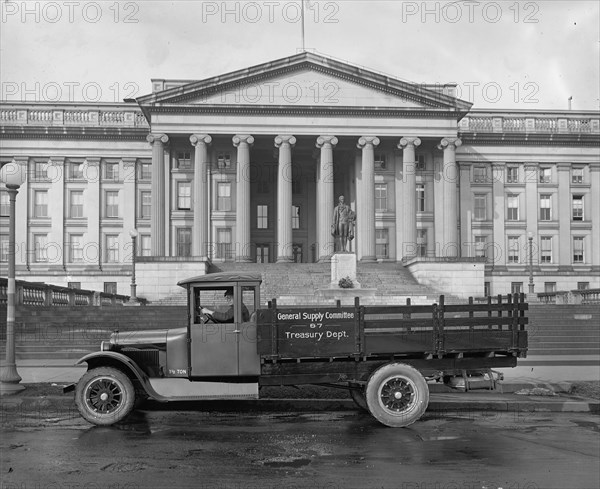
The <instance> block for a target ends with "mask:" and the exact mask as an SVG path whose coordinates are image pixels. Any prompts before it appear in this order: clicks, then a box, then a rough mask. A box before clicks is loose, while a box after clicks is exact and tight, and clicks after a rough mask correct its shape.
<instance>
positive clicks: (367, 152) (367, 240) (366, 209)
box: [357, 136, 379, 262]
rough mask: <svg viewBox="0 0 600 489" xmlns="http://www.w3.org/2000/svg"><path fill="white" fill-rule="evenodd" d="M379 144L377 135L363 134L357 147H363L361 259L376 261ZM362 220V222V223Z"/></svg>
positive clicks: (360, 228) (359, 235)
mask: <svg viewBox="0 0 600 489" xmlns="http://www.w3.org/2000/svg"><path fill="white" fill-rule="evenodd" d="M378 144H379V138H378V137H376V136H363V137H361V138H360V139H359V140H358V143H357V147H358V148H360V149H362V161H361V163H362V189H361V193H360V198H359V200H358V202H357V209H361V210H362V212H361V216H360V218H359V219H357V225H360V227H359V230H358V231H357V234H358V240H359V243H360V252H361V261H365V262H368V261H375V260H376V255H375V146H377V145H378ZM361 221H362V223H361Z"/></svg>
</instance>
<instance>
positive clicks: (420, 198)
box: [416, 183, 425, 212]
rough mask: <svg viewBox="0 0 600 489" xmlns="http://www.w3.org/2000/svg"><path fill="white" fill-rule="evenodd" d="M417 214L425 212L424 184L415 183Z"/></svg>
mask: <svg viewBox="0 0 600 489" xmlns="http://www.w3.org/2000/svg"><path fill="white" fill-rule="evenodd" d="M416 190H417V212H425V184H424V183H417V188H416Z"/></svg>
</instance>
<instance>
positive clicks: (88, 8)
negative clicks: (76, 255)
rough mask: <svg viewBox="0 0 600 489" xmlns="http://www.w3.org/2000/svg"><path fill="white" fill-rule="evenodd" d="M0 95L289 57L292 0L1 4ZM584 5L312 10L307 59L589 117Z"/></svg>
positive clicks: (100, 93) (140, 84)
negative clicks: (314, 56) (311, 54)
mask: <svg viewBox="0 0 600 489" xmlns="http://www.w3.org/2000/svg"><path fill="white" fill-rule="evenodd" d="M0 2H1V8H2V12H1V13H2V19H1V25H0V41H1V45H0V49H1V53H0V70H1V71H0V76H1V81H2V94H1V97H2V98H3V99H7V100H22V99H27V100H40V101H54V100H56V99H57V98H58V97H61V98H62V100H74V101H97V100H98V99H99V100H101V101H104V102H113V101H120V100H122V99H123V98H125V97H137V96H141V95H144V94H147V93H149V92H151V83H150V80H151V79H152V78H167V79H169V78H175V79H191V80H200V79H203V78H206V77H210V76H215V75H219V74H222V73H226V72H229V71H233V70H237V69H242V68H245V67H248V66H253V65H256V64H260V63H263V62H267V61H269V60H273V59H278V58H282V57H286V56H290V55H292V54H295V53H296V52H298V50H299V49H300V48H301V45H302V44H301V22H300V21H299V20H300V15H299V7H298V6H299V1H290V2H287V1H276V0H273V1H256V2H226V3H223V2H221V1H218V2H211V1H208V2H201V1H191V0H186V1H175V2H169V1H159V0H156V1H155V0H143V1H135V2H129V1H121V2H115V1H114V0H109V1H98V2H93V1H85V0H72V1H67V0H65V1H55V2H30V1H27V2H24V1H15V0H0ZM599 25H600V13H599V2H597V1H592V0H590V1H557V0H552V1H535V2H528V1H519V2H517V1H514V0H509V1H504V0H501V1H498V2H492V1H490V2H488V1H459V2H446V1H442V2H434V1H428V2H422V1H415V2H411V1H401V0H390V1H366V0H342V1H326V0H323V1H318V2H311V5H310V7H308V8H307V10H306V15H305V32H306V48H307V49H311V50H312V49H314V50H316V52H317V53H319V54H324V55H329V56H332V57H335V58H338V59H341V60H345V61H347V62H349V63H351V64H356V65H360V66H363V67H367V68H370V69H373V70H376V71H381V72H384V73H386V74H388V75H390V76H394V77H397V78H400V79H403V80H408V81H413V82H416V83H446V82H456V83H458V89H459V92H460V93H459V94H460V96H461V98H462V99H464V100H468V101H470V102H473V103H474V107H475V108H496V109H514V108H522V109H548V110H551V109H566V108H567V105H568V102H567V99H568V97H569V96H572V97H573V102H572V104H573V105H572V107H573V110H590V109H595V110H597V109H599V108H600V94H599V91H600V89H599V85H600V74H599V72H600V32H599V30H600V28H599Z"/></svg>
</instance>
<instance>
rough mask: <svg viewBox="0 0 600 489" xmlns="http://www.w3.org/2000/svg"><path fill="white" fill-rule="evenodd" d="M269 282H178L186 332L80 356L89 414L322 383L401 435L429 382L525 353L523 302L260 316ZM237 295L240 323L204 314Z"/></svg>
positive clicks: (133, 339)
mask: <svg viewBox="0 0 600 489" xmlns="http://www.w3.org/2000/svg"><path fill="white" fill-rule="evenodd" d="M260 284H261V276H260V274H252V273H235V272H223V273H214V274H208V275H204V276H200V277H195V278H190V279H188V280H183V281H181V282H179V284H178V285H180V286H182V287H184V288H186V290H187V298H188V299H187V303H188V305H187V307H188V318H189V320H188V324H187V327H182V328H175V329H163V330H148V331H124V332H114V333H113V334H112V335H111V337H110V341H107V342H102V345H101V350H100V351H98V352H95V353H92V354H89V355H87V356H85V357H83V358H82V359H81V360H79V363H83V362H87V365H88V370H87V372H86V373H85V374H84V375H83V377H82V378H81V379H80V380H79V382H78V384H77V386H76V388H75V391H76V394H75V400H76V404H77V407H78V409H79V412H80V413H81V415H82V416H83V417H84V418H85V419H86V420H88V421H89V422H91V423H93V424H97V425H109V424H113V423H116V422H118V421H121V420H122V419H124V418H125V417H126V416H127V415H128V414H129V413H130V412H131V411H132V409H133V408H134V406H136V405H137V402H138V401H140V400H144V399H146V398H148V397H150V398H152V399H155V400H158V401H177V400H209V399H257V398H258V397H259V390H260V388H261V387H262V386H282V385H301V384H320V385H329V386H337V387H344V388H347V389H350V393H351V396H352V398H353V399H354V400H355V402H356V403H357V404H358V405H359V406H360V407H362V408H364V409H367V410H368V411H370V412H371V414H372V415H373V416H374V417H375V418H376V419H377V420H379V421H380V422H381V423H383V424H385V425H387V426H392V427H401V426H406V425H409V424H411V423H413V422H415V421H416V420H417V419H419V418H420V417H421V415H422V414H423V413H424V412H425V410H426V408H427V404H428V402H429V388H428V385H427V380H426V379H428V380H433V379H436V380H445V381H447V380H448V379H451V378H453V376H457V375H463V376H466V375H468V374H471V373H473V372H482V371H486V370H487V371H489V369H491V368H501V367H514V366H515V365H516V363H517V358H518V357H524V356H525V355H526V352H527V332H526V331H525V325H526V324H527V318H526V317H525V311H526V310H527V304H526V303H525V302H524V301H523V296H522V295H521V296H520V297H519V296H517V295H515V296H514V297H511V296H508V297H507V298H505V300H504V301H503V300H502V297H498V299H497V301H496V302H495V303H493V302H492V299H491V298H488V301H487V303H486V304H474V303H473V301H472V300H469V303H468V304H464V305H444V300H443V296H441V297H440V301H439V303H438V304H433V305H430V306H423V305H410V304H408V305H406V306H389V307H388V306H385V307H381V306H373V307H371V306H367V307H366V306H363V305H360V303H359V301H358V299H356V300H355V305H354V306H353V307H319V308H308V307H286V308H279V307H278V306H277V304H276V301H275V300H273V301H271V302H270V303H269V307H268V308H263V309H261V308H260V295H259V289H260ZM227 289H233V293H234V297H233V305H234V309H235V314H234V318H233V322H230V323H216V322H214V321H213V320H212V319H213V318H211V317H210V316H206V315H204V314H201V312H200V311H201V309H202V307H203V306H208V307H214V305H215V304H217V306H218V305H219V304H223V303H224V299H223V294H224V291H226V290H227ZM407 302H409V301H407ZM242 304H243V305H242ZM244 308H247V310H244ZM243 310H244V312H245V314H243V313H242V311H243ZM205 312H206V310H205ZM244 315H245V316H246V318H247V319H248V315H249V316H250V317H249V320H248V321H245V322H244V321H242V318H243V316H244Z"/></svg>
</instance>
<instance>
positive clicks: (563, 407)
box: [1, 360, 600, 414]
mask: <svg viewBox="0 0 600 489" xmlns="http://www.w3.org/2000/svg"><path fill="white" fill-rule="evenodd" d="M86 368H87V366H86V365H85V364H84V365H81V366H79V365H77V366H75V365H72V364H69V362H66V361H64V360H46V361H44V364H43V365H42V364H40V361H27V360H21V361H19V362H18V365H17V370H18V372H19V375H20V376H21V378H22V381H21V384H23V385H24V387H25V390H24V391H22V392H20V393H18V394H15V395H14V396H5V397H2V398H1V400H2V410H5V409H6V408H7V407H9V408H11V409H12V408H15V407H17V406H19V408H20V409H24V410H27V409H28V406H31V407H32V408H35V407H36V406H37V405H38V404H39V402H40V401H41V400H43V401H46V402H51V403H52V404H53V405H56V406H57V407H58V406H62V407H63V408H65V409H67V408H68V407H69V406H70V405H72V404H73V394H72V393H70V394H64V395H63V396H55V395H53V396H38V395H36V394H35V391H36V389H35V388H33V386H31V387H32V389H31V390H29V395H28V389H27V384H43V383H47V384H59V385H65V384H72V383H75V382H77V381H78V380H79V378H80V377H81V376H82V375H83V374H84V373H85V371H86ZM536 387H538V388H540V387H541V388H542V391H540V392H544V393H547V394H550V395H522V394H515V392H517V391H531V389H534V388H536ZM569 387H570V386H569V384H567V383H558V384H548V383H543V382H540V381H539V380H537V379H528V378H519V379H511V380H509V381H505V382H501V383H499V388H498V390H497V391H488V390H484V389H478V390H472V391H469V392H461V391H453V390H450V391H449V389H448V388H447V387H446V386H443V385H439V384H430V401H429V408H428V411H431V412H444V413H449V412H457V413H460V412H465V411H498V412H502V411H504V412H512V413H540V412H580V413H595V414H600V401H598V400H594V399H587V398H579V397H576V396H571V395H569V394H568V391H569ZM57 391H58V392H60V390H59V389H58V387H57ZM552 391H554V393H555V394H556V395H551V394H552ZM534 392H536V391H534ZM196 404H197V405H198V408H199V409H203V408H207V409H209V410H225V411H231V410H232V409H233V410H239V411H243V410H256V411H262V410H264V411H337V410H354V409H357V407H356V405H355V404H354V402H353V401H352V400H351V399H271V398H268V399H258V400H250V401H235V402H231V401H227V402H220V401H204V402H201V403H200V402H199V403H196ZM155 405H156V406H158V408H159V409H160V406H164V405H162V404H158V403H155ZM170 406H171V407H170V408H171V409H172V408H174V407H175V406H176V404H171V405H170ZM36 409H37V408H36Z"/></svg>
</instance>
